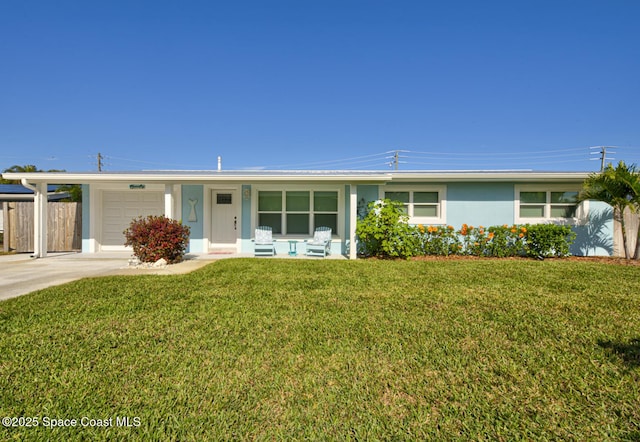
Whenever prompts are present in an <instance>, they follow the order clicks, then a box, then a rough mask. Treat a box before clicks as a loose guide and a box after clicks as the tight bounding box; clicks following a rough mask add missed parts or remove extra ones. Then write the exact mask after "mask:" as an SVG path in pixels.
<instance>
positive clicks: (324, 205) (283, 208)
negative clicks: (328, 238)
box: [258, 190, 338, 236]
mask: <svg viewBox="0 0 640 442" xmlns="http://www.w3.org/2000/svg"><path fill="white" fill-rule="evenodd" d="M258 225H260V226H270V227H271V228H272V229H273V233H274V234H277V235H294V236H295V235H305V236H308V235H311V234H312V233H313V231H314V230H315V229H316V228H317V227H321V226H325V227H329V228H331V231H332V232H333V234H334V235H337V234H338V192H337V191H331V190H259V191H258Z"/></svg>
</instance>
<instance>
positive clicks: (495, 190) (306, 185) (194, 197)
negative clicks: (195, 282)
mask: <svg viewBox="0 0 640 442" xmlns="http://www.w3.org/2000/svg"><path fill="white" fill-rule="evenodd" d="M3 176H4V177H5V178H8V179H22V182H23V184H27V185H30V186H35V188H36V189H37V192H36V197H35V199H36V208H35V211H36V212H37V213H36V224H37V227H36V232H35V235H36V236H37V238H36V253H35V254H36V256H45V255H46V250H44V249H46V247H42V244H46V235H47V232H46V228H45V229H43V228H42V226H43V225H45V224H44V223H43V222H42V220H43V219H46V204H43V202H42V201H44V198H42V196H41V195H43V192H44V190H45V189H46V188H47V185H49V184H63V183H64V184H82V188H83V206H82V207H83V216H82V219H83V228H82V232H83V241H82V250H83V252H88V253H95V252H101V251H110V250H125V248H124V246H123V243H124V235H123V230H124V229H125V228H126V227H127V226H128V225H129V223H130V222H131V220H132V219H133V218H135V217H138V216H145V215H150V214H152V215H161V214H164V215H166V216H168V217H170V218H175V219H179V220H182V222H183V223H184V224H186V225H188V226H189V227H190V228H191V239H190V245H189V251H190V252H192V253H211V252H215V251H220V250H221V249H224V250H229V251H233V252H238V253H242V252H244V253H250V252H252V251H253V244H252V242H251V239H252V236H253V232H254V230H255V228H256V227H257V226H258V225H267V226H271V227H272V229H273V235H274V238H275V239H276V240H277V241H276V245H277V252H278V253H279V254H281V255H285V254H286V253H287V251H288V247H289V244H288V241H287V240H289V239H299V240H304V239H308V238H310V237H311V236H312V235H313V230H314V228H315V227H317V226H327V227H330V228H331V229H332V232H333V240H332V245H331V249H332V253H334V254H336V253H342V254H347V255H348V256H349V257H351V258H355V257H356V248H355V247H351V245H353V244H355V241H356V238H355V227H356V222H357V219H358V217H359V216H363V215H364V213H365V211H366V208H367V205H368V203H369V202H371V201H374V200H377V199H380V198H391V199H394V200H400V201H403V202H404V203H405V206H406V209H407V213H408V214H409V218H410V222H411V223H413V224H424V225H438V224H446V225H453V226H455V227H456V228H458V227H460V225H462V224H463V223H467V224H473V225H484V226H491V225H502V224H509V225H511V224H524V223H549V222H553V223H565V224H570V225H572V226H574V229H575V230H576V232H577V234H578V236H577V240H576V244H575V246H574V248H573V250H572V252H573V253H574V254H586V252H587V251H589V254H599V255H608V254H610V253H611V250H612V248H613V243H612V238H613V218H612V216H611V212H610V208H609V206H607V205H606V204H603V203H600V202H595V201H586V202H584V203H581V204H577V203H576V197H577V194H578V192H579V190H580V189H581V187H582V183H583V181H584V180H585V178H586V177H587V176H588V173H587V172H530V171H394V172H384V171H221V170H218V171H152V172H88V173H66V172H64V173H62V172H56V173H53V172H39V173H5V174H3ZM43 212H45V213H44V218H42V217H43ZM38 220H39V221H38ZM589 220H594V221H595V220H597V223H599V224H598V226H597V227H598V232H599V233H598V235H599V236H600V237H604V238H600V240H599V241H598V242H595V241H593V239H592V238H591V236H592V233H588V232H593V231H594V229H593V227H594V226H593V222H592V223H591V224H589V223H590V221H589ZM38 226H39V227H38ZM43 238H44V243H43V242H42V241H43ZM603 239H604V241H603ZM609 243H610V244H611V247H609V246H608V245H607V244H609ZM603 244H604V245H603Z"/></svg>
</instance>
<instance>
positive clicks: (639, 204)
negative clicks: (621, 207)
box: [625, 165, 640, 259]
mask: <svg viewBox="0 0 640 442" xmlns="http://www.w3.org/2000/svg"><path fill="white" fill-rule="evenodd" d="M630 169H631V171H632V173H631V174H630V175H629V176H628V177H626V178H625V183H626V185H627V186H628V187H629V191H630V192H629V201H630V204H629V208H630V209H631V211H632V212H633V213H636V214H639V215H640V171H639V170H637V169H636V168H635V165H633V166H631V167H630ZM633 259H640V223H639V224H638V232H637V235H636V250H635V252H634V253H633Z"/></svg>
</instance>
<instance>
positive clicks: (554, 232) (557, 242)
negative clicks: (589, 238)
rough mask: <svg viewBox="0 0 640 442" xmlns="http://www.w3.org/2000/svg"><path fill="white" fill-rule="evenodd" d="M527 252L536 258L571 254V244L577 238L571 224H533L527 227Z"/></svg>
mask: <svg viewBox="0 0 640 442" xmlns="http://www.w3.org/2000/svg"><path fill="white" fill-rule="evenodd" d="M526 238H527V241H526V248H525V250H526V252H527V255H528V256H532V257H536V258H548V257H553V256H555V257H563V256H569V255H570V253H569V246H570V245H571V244H572V243H573V241H574V240H575V238H576V233H575V232H574V231H573V230H571V227H570V226H559V225H556V224H533V225H529V226H528V227H527V237H526Z"/></svg>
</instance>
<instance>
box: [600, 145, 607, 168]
mask: <svg viewBox="0 0 640 442" xmlns="http://www.w3.org/2000/svg"><path fill="white" fill-rule="evenodd" d="M606 161H607V147H606V146H602V147H601V148H600V172H604V163H606Z"/></svg>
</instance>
